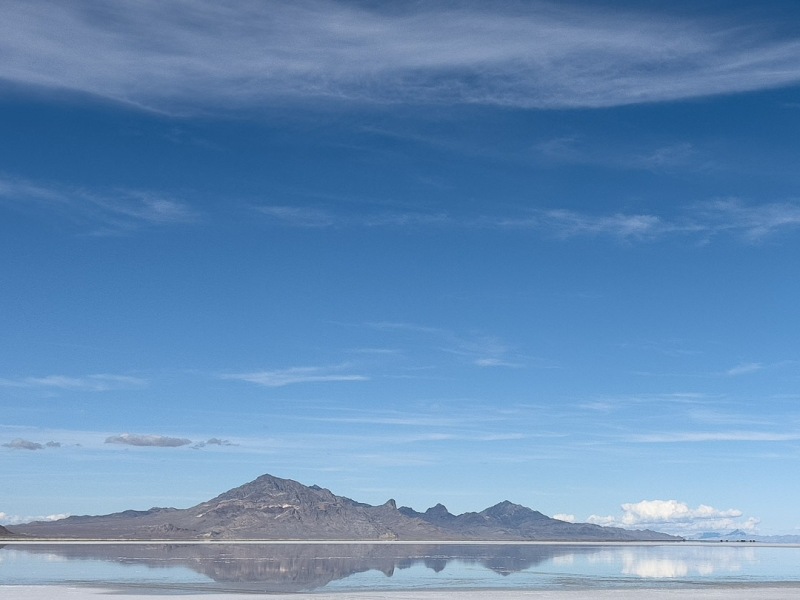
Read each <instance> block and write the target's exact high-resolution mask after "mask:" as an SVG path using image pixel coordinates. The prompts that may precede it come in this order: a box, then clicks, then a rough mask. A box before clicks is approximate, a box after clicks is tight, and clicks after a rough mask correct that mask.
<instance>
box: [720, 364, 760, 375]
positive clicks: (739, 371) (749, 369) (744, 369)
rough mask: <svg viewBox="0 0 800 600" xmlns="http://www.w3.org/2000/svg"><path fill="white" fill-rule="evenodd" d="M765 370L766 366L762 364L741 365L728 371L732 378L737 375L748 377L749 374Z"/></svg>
mask: <svg viewBox="0 0 800 600" xmlns="http://www.w3.org/2000/svg"><path fill="white" fill-rule="evenodd" d="M763 368H764V365H762V364H761V363H754V362H751V363H742V364H740V365H736V366H735V367H733V368H732V369H728V370H727V371H726V373H727V375H729V376H731V377H736V376H737V375H747V374H749V373H755V372H756V371H760V370H761V369H763Z"/></svg>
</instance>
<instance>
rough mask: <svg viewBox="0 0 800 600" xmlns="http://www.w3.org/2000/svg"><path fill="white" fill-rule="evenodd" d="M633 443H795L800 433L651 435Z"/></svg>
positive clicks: (740, 432)
mask: <svg viewBox="0 0 800 600" xmlns="http://www.w3.org/2000/svg"><path fill="white" fill-rule="evenodd" d="M628 439H629V441H631V442H639V443H647V444H658V443H696V442H794V441H797V440H800V433H770V432H760V431H719V432H713V431H708V432H688V433H687V432H682V433H651V434H642V435H634V436H631V437H630V438H628Z"/></svg>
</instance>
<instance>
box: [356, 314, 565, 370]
mask: <svg viewBox="0 0 800 600" xmlns="http://www.w3.org/2000/svg"><path fill="white" fill-rule="evenodd" d="M367 326H368V327H370V328H373V329H378V330H382V331H386V332H395V333H396V334H398V335H403V334H405V335H406V336H408V335H410V336H421V337H422V338H428V339H429V340H430V341H431V343H432V344H433V345H434V346H433V347H435V349H436V350H437V351H438V352H444V353H447V354H451V355H455V356H458V357H460V358H461V360H464V361H468V362H469V363H471V364H472V365H474V366H477V367H482V368H492V367H509V368H523V367H525V366H530V365H531V364H535V366H537V367H551V366H552V365H550V364H548V363H546V362H544V361H541V360H538V359H531V358H530V357H525V356H522V355H521V354H519V353H518V352H517V351H516V350H515V349H514V348H512V347H510V346H509V345H508V344H506V343H505V342H504V341H503V340H501V339H500V338H499V337H497V336H493V335H486V334H480V333H469V334H457V333H455V332H453V331H448V330H447V329H442V328H438V327H428V326H425V325H418V324H415V323H398V322H388V321H386V322H374V323H367Z"/></svg>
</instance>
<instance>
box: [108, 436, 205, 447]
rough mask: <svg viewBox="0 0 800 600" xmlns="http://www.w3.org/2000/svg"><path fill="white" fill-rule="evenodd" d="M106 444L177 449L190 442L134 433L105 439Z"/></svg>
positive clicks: (190, 441) (183, 439)
mask: <svg viewBox="0 0 800 600" xmlns="http://www.w3.org/2000/svg"><path fill="white" fill-rule="evenodd" d="M105 443H106V444H123V445H126V446H153V447H157V448H178V447H180V446H188V445H189V444H191V443H192V440H189V439H186V438H176V437H169V436H165V435H140V434H136V433H122V434H120V435H112V436H109V437H107V438H106V441H105Z"/></svg>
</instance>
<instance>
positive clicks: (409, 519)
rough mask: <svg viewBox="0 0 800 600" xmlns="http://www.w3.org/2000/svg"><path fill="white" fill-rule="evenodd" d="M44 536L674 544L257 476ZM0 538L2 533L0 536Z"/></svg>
mask: <svg viewBox="0 0 800 600" xmlns="http://www.w3.org/2000/svg"><path fill="white" fill-rule="evenodd" d="M13 532H14V533H18V534H25V535H31V536H37V537H48V538H101V539H165V540H180V539H186V540H188V539H217V540H237V539H242V540H244V539H263V540H359V541H378V540H509V541H511V540H543V541H545V540H573V541H578V540H586V541H609V540H629V541H634V540H664V541H669V540H677V539H679V538H675V537H673V536H669V535H666V534H662V533H656V532H652V531H627V530H623V529H617V528H611V527H600V526H598V525H590V524H586V523H581V524H575V523H566V522H564V521H558V520H556V519H551V518H550V517H547V516H545V515H543V514H542V513H540V512H537V511H534V510H531V509H530V508H526V507H524V506H520V505H518V504H512V503H511V502H501V503H500V504H497V505H495V506H493V507H491V508H487V509H486V510H484V511H482V512H479V513H464V514H462V515H457V516H456V515H452V514H450V513H449V512H448V511H447V509H446V508H445V507H444V506H442V505H437V506H435V507H433V508H431V509H428V510H427V511H426V512H425V513H418V512H416V511H414V510H413V509H410V508H406V507H402V508H399V509H398V508H397V506H396V505H395V502H394V500H389V501H388V502H386V503H385V504H383V505H380V506H371V505H369V504H363V503H360V502H356V501H355V500H351V499H349V498H345V497H343V496H336V495H335V494H333V493H332V492H330V490H327V489H323V488H320V487H318V486H310V487H309V486H305V485H303V484H301V483H298V482H296V481H292V480H291V479H280V478H278V477H273V476H271V475H262V476H261V477H259V478H258V479H256V480H254V481H251V482H250V483H246V484H245V485H242V486H240V487H237V488H234V489H232V490H230V491H228V492H225V493H224V494H221V495H219V496H217V497H216V498H213V499H211V500H209V501H207V502H203V503H201V504H198V505H196V506H193V507H191V508H187V509H175V508H151V509H150V510H146V511H134V510H128V511H124V512H121V513H114V514H110V515H104V516H76V517H69V518H66V519H62V520H60V521H53V522H37V523H28V524H26V525H19V526H15V527H14V528H13ZM0 535H3V532H1V531H0Z"/></svg>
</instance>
